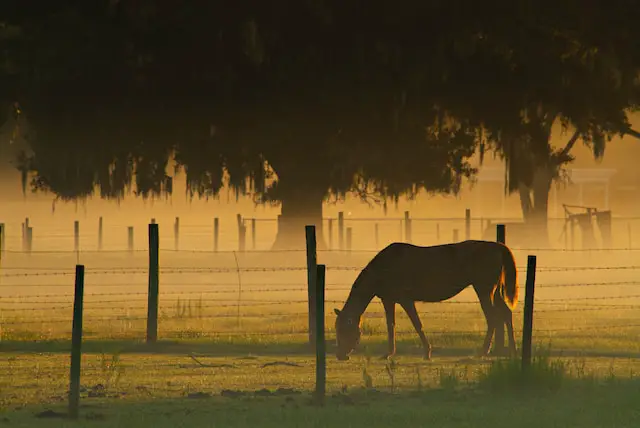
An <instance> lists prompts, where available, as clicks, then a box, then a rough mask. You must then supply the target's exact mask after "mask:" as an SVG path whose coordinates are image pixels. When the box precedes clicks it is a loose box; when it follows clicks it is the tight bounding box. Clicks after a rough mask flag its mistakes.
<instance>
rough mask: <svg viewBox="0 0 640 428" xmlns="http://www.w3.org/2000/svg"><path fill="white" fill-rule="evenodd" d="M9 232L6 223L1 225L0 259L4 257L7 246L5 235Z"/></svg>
mask: <svg viewBox="0 0 640 428" xmlns="http://www.w3.org/2000/svg"><path fill="white" fill-rule="evenodd" d="M6 233H7V231H6V230H5V227H4V223H0V257H2V256H4V248H5V247H4V245H5V239H4V237H5V234H6Z"/></svg>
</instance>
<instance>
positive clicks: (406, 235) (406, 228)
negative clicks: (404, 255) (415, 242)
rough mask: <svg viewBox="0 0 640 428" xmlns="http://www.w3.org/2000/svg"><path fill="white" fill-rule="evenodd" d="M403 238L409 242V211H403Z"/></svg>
mask: <svg viewBox="0 0 640 428" xmlns="http://www.w3.org/2000/svg"><path fill="white" fill-rule="evenodd" d="M404 240H405V242H408V243H411V241H412V239H411V217H410V216H409V211H405V212H404Z"/></svg>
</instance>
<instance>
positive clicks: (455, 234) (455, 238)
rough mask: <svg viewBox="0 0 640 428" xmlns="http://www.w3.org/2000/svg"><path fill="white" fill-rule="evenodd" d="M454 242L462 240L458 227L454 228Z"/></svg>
mask: <svg viewBox="0 0 640 428" xmlns="http://www.w3.org/2000/svg"><path fill="white" fill-rule="evenodd" d="M452 238H453V242H458V241H459V240H460V236H459V233H458V229H453V236H452Z"/></svg>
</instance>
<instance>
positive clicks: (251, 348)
mask: <svg viewBox="0 0 640 428" xmlns="http://www.w3.org/2000/svg"><path fill="white" fill-rule="evenodd" d="M479 337H480V336H478V338H479ZM464 339H468V340H458V341H457V342H458V343H455V342H456V341H454V340H449V341H447V340H443V342H444V343H443V345H442V346H440V347H434V349H433V354H432V356H433V358H434V359H437V358H438V357H449V358H451V357H453V358H455V357H458V358H469V357H476V356H477V355H478V353H477V348H474V347H473V346H472V345H469V344H472V343H475V342H477V340H475V339H477V338H472V337H469V338H464ZM416 342H417V340H413V339H399V340H398V341H397V353H396V356H397V357H400V358H401V357H402V356H412V357H416V356H417V357H419V356H421V355H423V350H422V348H421V346H420V345H419V344H417V343H416ZM447 342H453V343H451V344H450V345H449V344H447ZM460 343H464V345H466V346H461V345H460ZM386 347H387V344H386V340H384V339H382V338H370V339H369V340H368V341H367V343H366V345H364V346H360V347H359V348H358V350H357V351H356V352H355V353H354V355H365V354H366V355H371V356H372V357H373V358H376V357H378V356H381V355H383V354H384V353H385V352H386ZM70 350H71V341H70V340H40V341H22V340H13V341H12V340H4V341H2V342H0V352H4V353H54V354H55V353H60V354H67V353H69V352H70ZM82 351H83V353H116V352H117V353H120V354H127V353H132V354H157V355H172V354H175V355H184V354H189V353H196V354H207V355H209V356H220V357H225V356H243V355H265V356H269V355H272V356H308V357H313V356H315V352H314V350H313V348H312V347H311V346H310V345H309V344H308V343H306V342H303V341H301V340H300V339H296V338H292V339H291V341H279V342H272V341H268V340H265V341H259V340H252V338H251V337H243V338H238V337H233V338H224V337H216V338H209V339H194V340H159V341H158V342H157V343H155V344H147V343H145V342H143V341H139V340H133V339H120V340H119V339H105V340H96V339H88V340H85V341H83V343H82ZM334 352H335V343H334V342H332V341H327V354H328V356H329V357H331V356H333V354H334ZM546 352H548V353H549V356H553V357H569V358H571V357H602V358H640V353H638V352H625V351H619V350H616V351H608V350H578V349H562V350H560V349H553V350H550V351H546Z"/></svg>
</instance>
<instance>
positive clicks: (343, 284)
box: [0, 241, 640, 390]
mask: <svg viewBox="0 0 640 428" xmlns="http://www.w3.org/2000/svg"><path fill="white" fill-rule="evenodd" d="M81 242H82V241H81ZM180 245H181V247H178V245H175V246H174V247H173V248H171V245H170V244H169V245H167V244H165V246H159V257H160V262H159V266H158V274H159V287H160V291H159V307H158V309H159V310H158V329H159V332H158V338H159V339H160V340H165V339H168V340H177V341H188V340H192V339H199V338H207V339H210V340H211V341H212V343H213V346H215V345H216V344H219V343H227V342H234V341H240V342H242V341H251V340H254V339H255V338H264V339H263V340H266V341H267V342H266V343H271V342H273V343H274V346H278V344H279V343H283V342H293V343H300V344H304V343H306V341H307V340H308V335H309V329H308V318H309V300H308V291H309V283H308V271H309V266H308V265H307V263H306V251H305V250H274V251H267V250H259V249H256V250H253V249H248V250H246V249H245V251H237V250H220V249H218V250H214V249H209V250H206V249H192V248H184V247H185V242H184V241H182V242H180ZM176 247H178V248H176ZM639 250H640V249H636V248H609V249H589V250H583V249H564V248H563V249H557V248H514V249H513V251H514V254H515V255H516V258H517V260H518V273H519V274H520V275H523V274H524V273H526V265H524V264H523V263H522V261H523V258H524V257H525V256H526V255H528V254H539V259H540V261H541V263H540V265H539V266H538V267H537V269H536V271H537V275H538V277H537V281H536V300H535V309H534V316H535V319H536V325H535V328H534V330H533V334H534V341H536V342H538V341H540V342H541V341H544V340H548V341H551V342H554V341H556V342H557V343H569V344H570V343H571V342H570V340H569V339H574V338H576V337H583V338H586V337H588V338H596V337H598V336H601V337H605V338H616V339H620V340H629V338H633V337H637V336H638V334H639V333H640V278H638V272H637V271H638V270H640V262H639V263H638V264H634V263H633V259H635V256H634V254H637V251H639ZM377 251H378V250H377V249H362V250H356V249H319V250H317V258H318V263H323V264H326V269H327V281H326V286H325V287H326V288H325V289H326V299H325V303H326V304H327V305H334V306H335V307H337V308H340V307H341V306H342V304H343V303H344V301H345V299H346V297H347V295H348V293H349V291H350V289H351V285H352V284H353V280H354V279H355V277H356V276H357V274H358V273H359V272H360V271H361V270H362V268H363V267H364V266H365V265H366V263H367V262H368V261H369V260H370V259H371V258H372V257H373V256H374V255H375V254H376V252H377ZM0 254H1V256H2V259H1V264H0V348H1V347H3V346H6V347H8V349H14V348H19V347H20V343H27V342H31V341H37V340H45V341H46V340H68V338H69V337H70V336H71V330H72V318H73V306H74V279H75V274H76V272H75V270H74V269H75V266H76V265H77V264H82V265H84V266H86V268H85V284H84V299H83V301H84V323H83V324H84V325H83V336H84V339H85V340H86V341H99V340H106V339H109V340H114V339H120V340H135V341H142V340H144V338H145V328H146V326H147V323H148V309H149V304H148V303H149V300H148V297H149V273H150V270H151V266H150V263H149V256H150V249H149V248H135V247H133V248H131V247H130V248H126V249H110V248H108V249H104V248H103V249H97V248H96V249H82V248H78V249H73V250H71V249H69V250H59V249H50V250H49V249H42V250H39V249H37V248H36V249H34V248H24V249H15V248H6V247H4V248H2V251H1V253H0ZM546 254H549V255H550V256H549V257H546V256H545V255H546ZM629 255H631V256H630V258H631V261H629ZM558 256H560V258H558ZM521 278H523V276H521ZM520 284H521V286H523V279H521V280H520ZM523 288H524V287H523ZM523 306H524V305H522V304H520V305H519V306H518V307H517V309H516V311H515V312H514V316H515V322H516V325H521V320H522V317H523ZM419 311H420V313H421V317H422V318H423V321H424V323H425V326H426V327H425V328H426V331H427V333H428V335H429V336H430V337H433V338H434V339H433V341H434V342H435V343H438V341H439V340H441V342H442V343H453V342H455V341H456V340H458V339H459V338H466V339H468V338H473V339H474V340H476V339H477V340H478V343H479V341H480V340H481V337H482V336H483V335H484V333H485V328H486V326H485V322H484V317H483V316H482V312H481V309H480V306H479V304H478V303H477V298H476V297H475V295H474V294H472V292H471V291H469V292H467V291H465V292H463V293H461V294H460V295H458V296H456V297H455V298H453V299H450V300H447V301H443V302H438V303H422V304H419ZM400 318H402V315H401V316H400ZM334 319H335V318H334V316H333V313H332V311H327V315H326V321H325V324H326V326H327V333H328V336H327V340H328V341H332V340H333V337H334V335H335V332H334V330H333V321H334ZM398 325H399V328H398V331H397V334H398V336H401V337H406V338H408V339H409V340H411V339H413V340H414V341H416V342H417V336H416V334H415V332H414V330H413V328H412V327H411V325H410V323H409V322H408V320H406V319H404V321H403V320H402V319H399V321H398ZM363 330H364V334H365V335H370V336H378V337H379V338H384V337H385V335H386V326H385V323H384V313H383V311H382V308H381V305H380V304H379V303H378V302H377V301H375V302H374V304H373V305H372V306H371V308H370V309H368V310H367V312H365V322H364V325H363ZM565 340H568V341H566V342H563V341H565ZM594 346H598V345H594ZM158 364H160V365H162V363H158V362H155V363H154V367H156V366H158ZM166 364H167V367H175V363H166ZM196 364H199V363H196ZM131 367H135V366H131ZM3 370H4V369H2V370H0V371H3ZM7 370H8V371H10V368H9V369H7ZM42 370H43V372H44V370H45V369H44V368H42ZM83 370H85V369H83ZM86 370H87V371H88V372H91V371H95V372H98V371H100V370H102V369H100V368H98V367H95V366H91V365H89V367H88V368H87V369H86ZM84 373H85V371H83V374H84ZM168 390H170V388H169V389H168Z"/></svg>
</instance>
